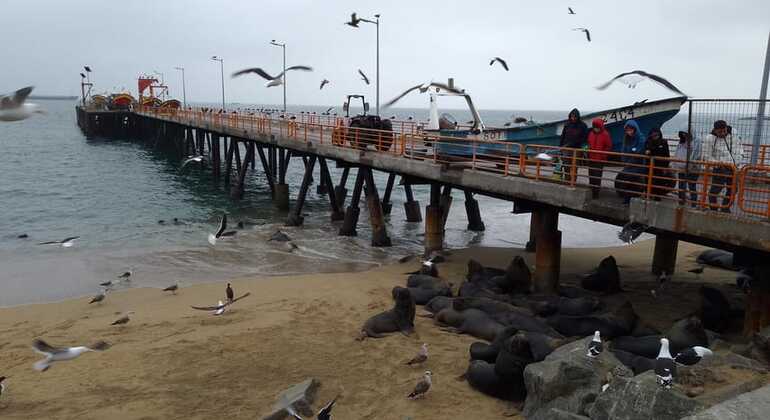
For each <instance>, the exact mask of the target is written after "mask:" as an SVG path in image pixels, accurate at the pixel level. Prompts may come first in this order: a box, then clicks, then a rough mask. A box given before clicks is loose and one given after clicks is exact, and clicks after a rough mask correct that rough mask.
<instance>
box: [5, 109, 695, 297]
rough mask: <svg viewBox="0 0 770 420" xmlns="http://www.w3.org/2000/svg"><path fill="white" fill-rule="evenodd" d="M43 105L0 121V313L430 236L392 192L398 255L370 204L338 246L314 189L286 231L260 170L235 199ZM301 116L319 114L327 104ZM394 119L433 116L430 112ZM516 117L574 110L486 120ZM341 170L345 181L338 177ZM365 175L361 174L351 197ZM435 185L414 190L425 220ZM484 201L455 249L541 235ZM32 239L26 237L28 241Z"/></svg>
mask: <svg viewBox="0 0 770 420" xmlns="http://www.w3.org/2000/svg"><path fill="white" fill-rule="evenodd" d="M37 102H39V103H40V104H41V105H42V106H43V107H44V108H46V109H47V111H48V114H47V115H40V116H35V117H33V118H31V119H28V120H26V121H21V122H14V123H0V150H2V151H1V152H0V267H2V268H1V269H0V306H11V305H18V304H26V303H36V302H48V301H55V300H61V299H65V298H71V297H76V296H83V295H88V294H92V293H96V292H98V291H99V290H100V288H99V286H98V283H100V282H103V281H107V280H116V276H117V275H118V274H119V273H122V272H124V271H126V270H132V271H133V273H134V275H133V280H132V281H131V282H126V283H123V284H121V285H119V286H118V287H142V286H150V287H161V286H166V285H169V284H172V283H174V282H181V284H182V286H184V285H185V284H191V283H196V282H204V281H219V280H224V279H227V278H233V277H238V276H246V275H285V274H294V273H312V272H338V271H353V270H364V269H367V268H369V267H373V266H376V265H380V264H385V263H389V262H393V261H395V260H396V259H398V258H400V257H402V256H404V255H406V254H413V253H418V252H420V251H421V250H422V234H423V230H424V227H423V225H422V223H407V222H405V220H404V219H405V217H404V212H403V202H404V200H405V197H404V193H403V190H402V189H401V188H398V187H396V188H395V189H394V191H393V196H392V202H393V212H392V214H391V216H390V217H389V219H388V225H387V229H388V233H389V235H390V237H391V239H392V240H393V244H394V246H393V247H391V248H372V247H371V246H370V244H369V242H370V237H371V236H370V230H369V225H368V220H367V212H366V210H365V206H362V208H363V209H364V210H363V211H362V212H361V220H360V221H359V226H358V233H359V235H358V236H357V237H353V238H349V237H340V236H337V230H338V229H339V222H337V223H334V224H332V223H331V222H330V221H329V209H328V203H327V202H326V197H325V196H320V195H318V194H316V190H315V186H313V187H312V188H311V191H310V193H309V194H308V197H307V201H306V204H305V208H304V213H305V223H304V226H302V227H298V228H288V227H284V226H283V224H284V222H285V220H286V213H283V212H279V211H277V210H276V209H275V208H274V206H273V205H272V202H271V199H270V193H269V188H268V187H267V185H266V183H265V179H264V177H263V176H262V174H261V172H260V171H259V170H257V171H253V172H251V171H250V172H249V173H248V175H247V177H248V180H247V183H246V186H247V187H246V195H245V198H244V199H243V200H241V201H232V200H230V199H229V198H228V195H227V193H226V191H225V188H224V187H223V186H222V185H221V184H217V183H215V182H214V180H213V179H212V177H211V176H210V175H209V173H208V172H206V171H199V170H197V169H191V170H189V171H184V172H180V170H179V166H180V162H179V161H178V159H177V158H175V157H171V156H168V155H166V154H163V153H162V152H158V151H154V150H152V149H151V148H150V147H147V146H144V145H142V144H139V143H134V142H131V141H118V140H110V139H100V138H96V139H92V140H86V138H85V137H84V136H83V135H82V134H81V133H80V131H79V129H78V127H77V125H76V123H75V105H76V104H75V102H71V101H37ZM302 109H304V110H312V111H316V112H321V111H323V110H325V107H303V108H302ZM389 112H392V113H393V114H395V115H398V116H400V117H406V116H409V115H412V116H414V117H415V118H417V119H425V118H427V110H417V109H400V110H399V109H394V110H392V111H389ZM450 112H451V113H453V114H454V115H455V117H456V118H457V119H458V121H464V118H468V115H467V114H465V113H463V112H462V111H450ZM512 114H514V115H522V116H526V117H532V118H534V119H535V120H540V121H548V120H553V119H560V118H563V115H565V114H566V112H562V111H555V112H554V111H522V112H516V111H483V112H482V117H483V118H484V119H485V121H486V123H487V124H488V125H502V123H503V122H504V121H508V120H509V118H510V116H511V115H512ZM685 122H686V120H685ZM332 166H333V165H332ZM300 169H301V165H299V164H298V161H292V164H291V166H290V170H289V174H288V177H287V182H288V183H289V185H290V191H291V200H292V202H293V200H294V199H295V194H296V193H297V191H298V189H299V184H300V181H301V177H302V173H301V172H300ZM331 169H332V172H333V173H332V177H333V178H335V182H337V180H338V179H339V171H338V170H337V169H336V168H331ZM354 178H355V177H354V173H351V177H350V178H349V181H348V188H349V189H352V184H353V181H354ZM377 180H378V186H379V189H380V192H382V190H383V189H384V184H385V180H386V177H385V176H384V175H382V174H378V175H377ZM428 189H429V188H428V187H427V186H417V187H415V195H416V199H417V200H419V201H420V202H421V204H422V206H423V212H424V206H425V204H426V202H427V194H428ZM477 199H478V200H479V205H480V207H481V211H482V215H483V219H484V222H485V224H486V227H487V231H486V232H483V233H474V232H468V231H467V230H466V226H467V220H466V216H465V209H464V205H463V195H462V192H460V191H456V192H455V195H454V205H453V207H452V210H451V212H450V215H449V219H448V222H447V232H446V245H447V247H448V248H458V247H468V246H511V247H521V246H523V244H524V243H525V242H526V241H527V238H528V237H529V215H514V214H511V203H509V202H505V201H501V200H496V199H491V198H486V197H481V196H479V197H477ZM223 213H227V214H228V217H229V220H230V224H231V225H232V226H235V224H236V223H237V222H239V221H240V222H243V223H244V224H245V227H244V228H243V229H240V230H239V233H238V234H237V235H236V237H235V238H233V239H231V240H226V241H221V242H219V243H218V244H217V245H216V246H211V245H209V244H208V242H207V236H208V233H209V232H212V231H214V230H215V229H216V227H217V224H218V222H219V218H220V217H221V215H222V214H223ZM174 218H176V219H177V220H178V222H177V223H174V222H173V219H174ZM161 220H162V221H164V223H160V221H161ZM279 228H280V229H282V230H284V231H285V232H287V233H288V234H289V235H290V236H291V237H292V238H293V239H294V242H295V243H296V244H297V245H298V246H299V249H297V250H294V251H293V252H292V251H290V250H288V249H287V248H286V247H284V245H282V244H275V243H271V242H268V241H267V239H268V238H269V237H270V235H271V234H272V233H273V232H275V231H276V229H279ZM560 229H562V231H563V232H564V234H563V244H564V246H567V247H594V246H613V245H619V244H620V242H619V241H618V240H617V231H618V228H617V227H615V226H609V225H605V224H601V223H597V222H592V221H587V220H583V219H578V218H574V217H570V216H566V215H562V217H561V219H560ZM22 234H26V235H28V238H26V239H21V238H18V236H19V235H22ZM69 236H80V239H79V240H78V241H76V242H75V245H74V246H73V247H70V248H64V247H61V246H57V245H38V243H39V242H44V241H50V240H61V239H63V238H66V237H69Z"/></svg>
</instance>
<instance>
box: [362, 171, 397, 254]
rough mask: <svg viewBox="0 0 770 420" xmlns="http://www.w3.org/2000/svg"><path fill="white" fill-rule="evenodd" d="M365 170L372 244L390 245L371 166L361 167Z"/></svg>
mask: <svg viewBox="0 0 770 420" xmlns="http://www.w3.org/2000/svg"><path fill="white" fill-rule="evenodd" d="M359 170H363V171H365V172H366V178H365V180H366V191H367V193H368V194H367V196H366V205H367V207H368V208H369V223H371V225H372V246H391V245H392V243H391V241H390V237H388V232H387V230H386V229H385V216H384V214H383V211H382V204H381V203H380V194H379V193H378V192H377V184H375V182H374V175H373V174H372V170H371V168H361V169H359Z"/></svg>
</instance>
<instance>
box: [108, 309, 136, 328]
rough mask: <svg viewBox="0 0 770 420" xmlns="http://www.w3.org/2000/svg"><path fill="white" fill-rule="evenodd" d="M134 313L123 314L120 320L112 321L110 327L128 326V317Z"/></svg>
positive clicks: (129, 318)
mask: <svg viewBox="0 0 770 420" xmlns="http://www.w3.org/2000/svg"><path fill="white" fill-rule="evenodd" d="M133 313H134V311H128V312H126V313H124V314H123V316H121V317H120V318H118V319H116V320H115V321H112V324H110V325H125V324H128V321H131V317H130V316H129V315H131V314H133Z"/></svg>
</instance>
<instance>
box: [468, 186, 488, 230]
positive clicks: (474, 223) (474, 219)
mask: <svg viewBox="0 0 770 420" xmlns="http://www.w3.org/2000/svg"><path fill="white" fill-rule="evenodd" d="M464 193H465V214H466V215H467V216H468V230H470V231H472V232H483V231H484V230H485V229H486V226H484V221H482V220H481V211H480V210H479V202H478V200H476V199H475V198H473V193H472V192H470V191H468V190H465V191H464Z"/></svg>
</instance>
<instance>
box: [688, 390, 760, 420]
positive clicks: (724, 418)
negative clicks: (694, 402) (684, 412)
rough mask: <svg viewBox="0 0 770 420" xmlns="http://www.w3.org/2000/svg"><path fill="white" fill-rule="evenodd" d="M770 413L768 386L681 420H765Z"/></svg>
mask: <svg viewBox="0 0 770 420" xmlns="http://www.w3.org/2000/svg"><path fill="white" fill-rule="evenodd" d="M768 413H770V385H766V386H764V387H762V388H759V389H757V390H754V391H751V392H747V393H744V394H740V395H738V396H736V397H734V398H732V399H729V400H727V401H724V402H721V403H719V404H717V405H714V406H712V407H710V408H708V409H706V410H704V411H701V412H699V413H697V414H694V415H692V416H689V417H685V418H683V419H682V420H733V419H734V420H739V419H740V420H765V419H767V415H768Z"/></svg>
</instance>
